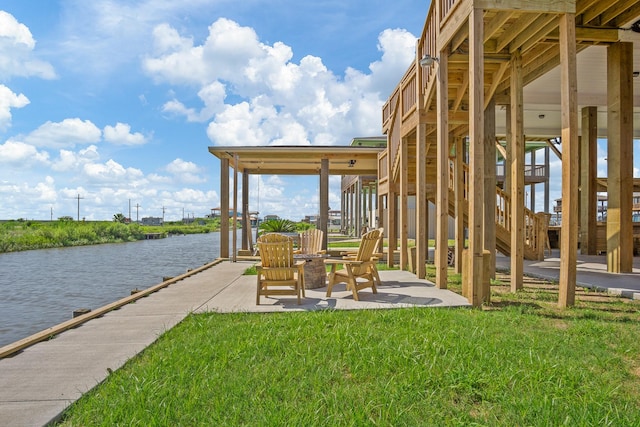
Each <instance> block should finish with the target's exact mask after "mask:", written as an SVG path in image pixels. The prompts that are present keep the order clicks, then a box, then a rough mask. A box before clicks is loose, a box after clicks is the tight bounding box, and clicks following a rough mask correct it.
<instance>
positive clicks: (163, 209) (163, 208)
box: [162, 206, 166, 227]
mask: <svg viewBox="0 0 640 427" xmlns="http://www.w3.org/2000/svg"><path fill="white" fill-rule="evenodd" d="M165 209H166V208H165V207H164V206H163V207H162V226H163V227H164V211H165Z"/></svg>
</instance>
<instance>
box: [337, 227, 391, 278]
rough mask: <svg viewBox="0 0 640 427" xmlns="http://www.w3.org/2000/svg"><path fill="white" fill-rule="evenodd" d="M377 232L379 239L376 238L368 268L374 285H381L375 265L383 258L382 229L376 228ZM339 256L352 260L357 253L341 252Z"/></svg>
mask: <svg viewBox="0 0 640 427" xmlns="http://www.w3.org/2000/svg"><path fill="white" fill-rule="evenodd" d="M378 231H379V232H380V237H378V245H377V246H376V248H375V249H374V251H373V258H372V261H373V262H372V263H371V265H370V268H371V272H372V273H373V278H374V279H375V280H376V285H381V284H382V280H380V275H379V274H378V267H376V264H377V263H378V261H380V259H382V257H383V256H384V253H383V252H382V248H383V233H384V229H383V228H378ZM340 255H342V259H350V260H353V259H355V258H356V256H357V255H358V252H357V251H348V252H341V253H340Z"/></svg>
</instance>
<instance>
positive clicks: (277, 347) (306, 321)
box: [61, 275, 640, 426]
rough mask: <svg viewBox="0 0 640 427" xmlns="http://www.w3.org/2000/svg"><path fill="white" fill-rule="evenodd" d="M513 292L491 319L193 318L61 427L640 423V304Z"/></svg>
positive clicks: (351, 315) (500, 281)
mask: <svg viewBox="0 0 640 427" xmlns="http://www.w3.org/2000/svg"><path fill="white" fill-rule="evenodd" d="M508 281H509V279H508V276H505V275H499V277H498V278H497V280H496V281H495V282H494V284H493V286H492V303H491V304H490V305H488V306H487V307H485V308H483V309H433V308H431V309H430V308H420V309H395V310H362V311H317V312H297V313H271V314H260V313H236V314H218V313H209V314H199V315H191V316H189V317H187V319H185V320H184V321H183V322H182V323H181V324H179V325H178V326H176V327H175V328H173V329H171V330H170V331H168V332H167V333H165V334H163V335H162V336H161V337H160V338H159V339H158V341H157V342H156V343H155V344H154V345H152V346H151V347H149V348H147V349H146V350H145V351H144V352H143V353H142V354H140V355H139V356H138V357H136V358H134V359H132V360H131V361H129V362H128V363H127V364H126V365H125V366H124V367H123V368H122V369H120V370H117V371H115V372H113V373H112V374H111V375H110V377H109V378H108V379H107V380H106V381H105V382H104V383H103V384H101V385H100V386H98V387H96V388H95V389H94V390H93V391H91V392H90V393H88V394H86V395H85V396H84V397H83V398H81V399H80V400H79V401H78V402H77V403H76V404H74V405H72V407H71V408H70V410H69V411H67V413H66V414H65V417H64V419H63V421H62V422H61V423H62V425H68V426H81V425H82V426H88V425H92V426H93V425H109V426H111V425H127V426H129V425H140V426H153V425H155V426H165V425H172V426H211V425H225V426H226V425H261V426H263V425H264V426H271V425H292V426H306V425H326V426H342V425H346V426H355V425H383V426H400V425H403V426H404V425H407V426H409V425H411V426H413V425H428V426H431V425H447V426H449V425H461V426H462V425H464V426H467V425H492V426H493V425H506V426H516V425H517V426H525V425H526V426H538V425H540V426H559V425H567V426H587V425H594V426H595V425H597V426H603V425H611V426H633V425H636V426H637V425H640V421H639V420H640V359H639V355H640V339H639V338H640V311H639V308H640V302H639V301H632V300H625V299H620V298H616V297H611V296H607V295H604V294H600V293H595V292H586V291H582V290H579V291H578V292H577V302H576V306H575V307H574V308H570V309H565V310H560V309H558V308H557V307H556V305H557V285H555V284H552V283H548V282H540V281H539V280H533V279H528V281H527V283H526V284H525V286H526V289H525V290H523V291H521V292H518V293H516V294H511V293H510V292H508V291H507V290H508ZM505 284H506V285H505ZM451 286H452V288H454V289H456V287H457V286H458V285H457V283H456V276H455V275H452V284H451Z"/></svg>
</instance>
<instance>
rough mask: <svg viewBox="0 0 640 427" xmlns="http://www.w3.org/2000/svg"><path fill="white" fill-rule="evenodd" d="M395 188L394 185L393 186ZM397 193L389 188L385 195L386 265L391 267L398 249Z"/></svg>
mask: <svg viewBox="0 0 640 427" xmlns="http://www.w3.org/2000/svg"><path fill="white" fill-rule="evenodd" d="M394 187H395V185H394ZM397 227H398V193H396V191H395V189H391V188H389V193H388V194H387V228H388V229H389V230H388V232H387V236H388V243H387V250H388V253H387V265H388V266H389V267H393V266H394V265H395V263H396V261H395V255H394V254H395V251H396V249H397V248H398V229H397Z"/></svg>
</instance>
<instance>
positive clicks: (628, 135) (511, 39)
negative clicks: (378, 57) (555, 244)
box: [377, 0, 640, 307]
mask: <svg viewBox="0 0 640 427" xmlns="http://www.w3.org/2000/svg"><path fill="white" fill-rule="evenodd" d="M639 32H640V3H638V2H635V1H633V2H630V1H611V0H579V1H575V0H573V1H571V0H565V1H556V0H539V1H535V2H532V1H523V0H499V1H498V0H495V1H492V0H434V1H432V2H431V6H430V8H429V12H428V15H427V18H426V22H425V26H424V29H423V31H422V34H421V36H420V39H419V40H418V42H417V45H416V58H415V61H414V63H412V64H411V65H410V67H409V69H408V70H407V71H406V73H405V74H404V76H403V77H402V79H401V80H400V82H399V84H398V85H397V87H396V88H395V90H394V91H393V93H392V94H391V96H390V97H389V99H388V100H387V102H386V104H385V105H384V107H383V111H382V122H383V123H382V129H383V133H384V134H385V135H386V136H387V148H386V149H385V150H384V151H383V152H382V153H381V154H380V156H379V159H378V160H379V165H378V188H377V195H378V197H379V201H378V203H379V204H380V205H381V206H383V208H384V209H385V212H386V215H387V219H386V223H388V224H392V226H391V227H389V228H388V230H386V232H387V237H388V241H389V251H390V252H391V251H395V250H398V251H399V253H400V266H401V267H403V268H405V266H407V265H408V259H407V257H408V256H409V251H408V248H407V230H408V214H407V211H408V208H407V199H408V196H409V195H411V194H415V197H416V207H415V209H416V221H417V222H418V224H417V226H416V229H417V230H418V234H417V236H416V258H417V262H416V266H417V270H416V274H417V275H418V276H419V277H421V278H423V277H424V276H425V261H426V259H427V251H428V245H427V236H426V230H427V226H426V224H427V223H426V221H427V216H428V215H427V212H428V211H427V201H428V200H430V201H432V202H433V203H434V204H435V206H436V232H435V235H436V248H435V260H434V262H435V267H436V285H437V286H439V287H441V288H444V287H446V283H447V258H448V257H447V255H448V251H449V248H448V239H447V236H448V226H447V224H448V221H449V217H450V216H453V217H454V218H455V236H456V238H455V241H456V244H455V259H456V268H457V270H458V271H461V272H462V273H463V283H464V286H463V288H464V292H465V296H467V298H468V299H469V301H470V302H471V303H473V305H475V306H479V305H481V304H482V303H483V302H485V301H487V300H488V299H489V291H488V286H487V283H486V280H483V277H484V278H486V277H490V276H491V274H493V273H494V271H495V253H496V250H501V251H502V252H507V253H508V254H509V255H510V257H511V258H510V259H511V261H510V262H511V277H512V283H511V287H512V289H513V290H517V289H520V288H522V286H523V263H524V259H525V258H535V257H540V256H543V251H544V239H545V238H546V236H545V235H546V229H545V227H546V225H547V224H548V214H544V215H543V214H536V213H534V212H533V211H531V210H529V209H527V208H526V204H525V192H526V191H525V183H526V181H525V171H526V168H525V147H526V145H527V142H528V141H546V142H548V146H549V148H550V149H552V150H553V151H554V153H555V154H556V155H557V156H559V158H560V159H561V162H562V184H561V185H562V200H563V203H562V225H561V228H560V236H561V239H560V258H561V262H560V296H559V305H560V306H562V307H564V306H569V305H572V304H573V303H574V297H575V285H576V283H575V282H576V261H577V260H576V255H577V252H578V243H579V238H580V240H581V250H583V252H585V251H586V253H590V252H589V251H591V250H592V244H591V242H592V241H594V239H595V236H596V233H597V221H596V215H597V201H596V193H597V191H598V181H599V180H598V178H597V176H596V162H597V158H596V150H597V142H598V140H603V139H604V140H606V146H607V162H608V177H607V178H606V181H607V184H606V188H607V194H608V207H609V216H608V218H607V223H606V244H607V247H606V253H607V269H608V271H610V272H614V273H626V272H630V271H631V269H632V257H633V239H634V233H635V234H637V231H635V232H634V229H633V224H632V221H631V218H632V194H633V191H634V188H636V191H637V188H638V186H639V183H638V179H635V180H634V177H633V157H634V149H633V140H634V138H636V139H637V138H640V117H639V112H640V92H639V89H640V78H638V71H640V34H639ZM498 154H499V155H502V156H503V157H504V158H505V159H506V161H505V162H504V169H505V171H504V179H503V181H502V182H503V185H502V188H500V187H499V186H498V177H497V174H496V161H495V159H496V158H497V155H498ZM636 155H637V154H636ZM465 229H466V230H467V232H466V233H465ZM465 236H466V237H467V239H468V240H467V241H468V246H467V247H466V248H464V246H465ZM398 241H399V242H400V247H399V248H397V247H396V245H397V243H396V242H398ZM388 262H389V263H391V264H393V263H394V257H388Z"/></svg>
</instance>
